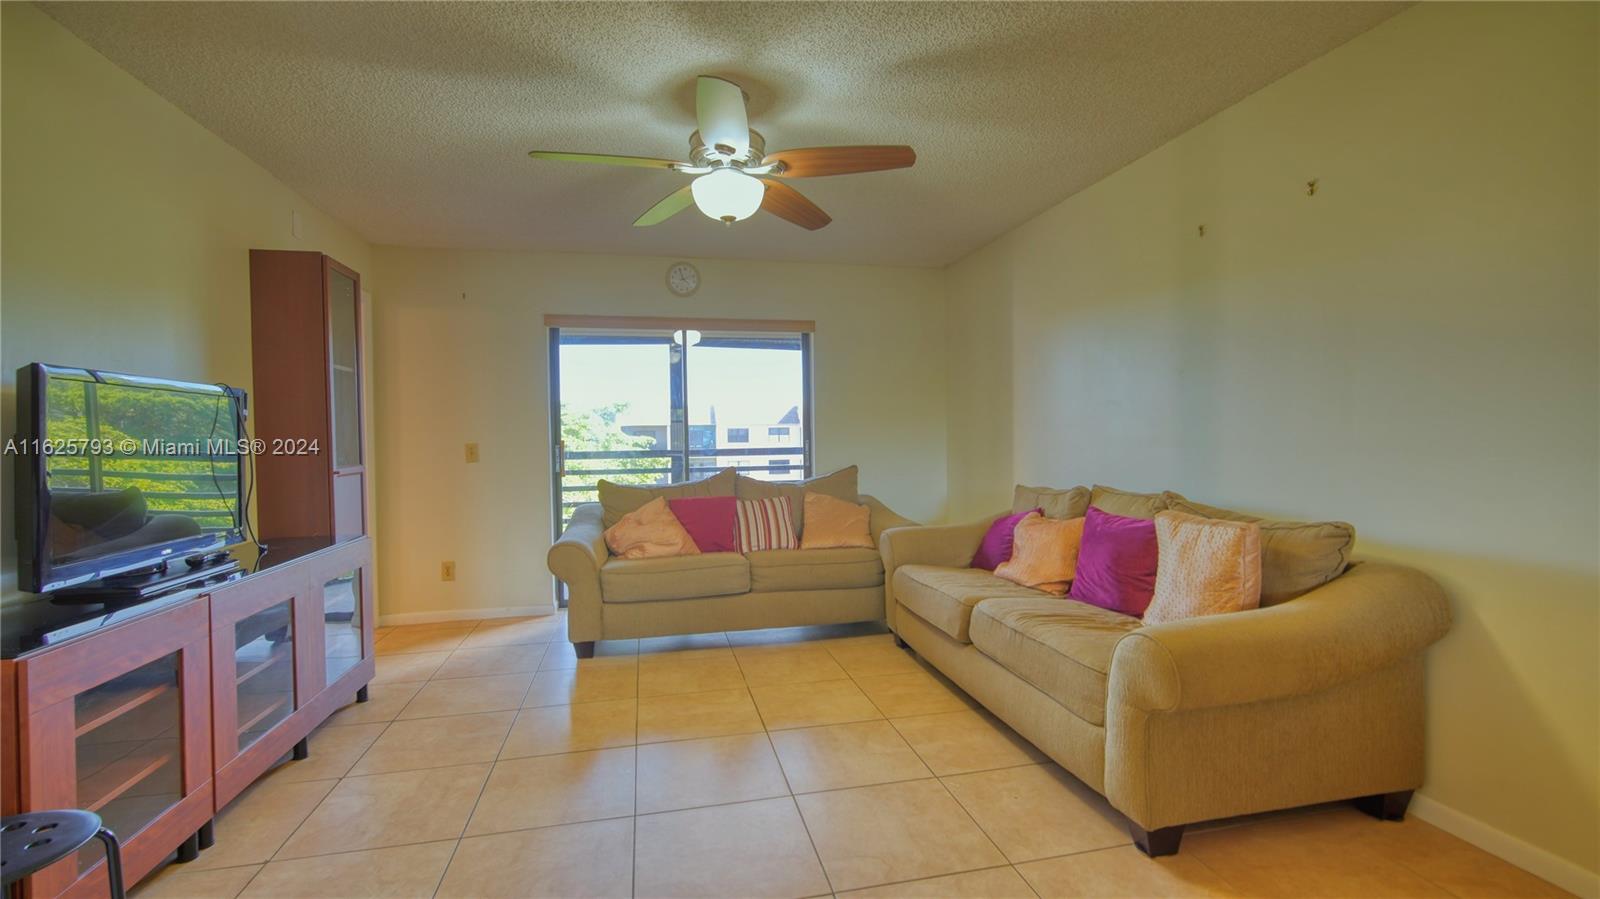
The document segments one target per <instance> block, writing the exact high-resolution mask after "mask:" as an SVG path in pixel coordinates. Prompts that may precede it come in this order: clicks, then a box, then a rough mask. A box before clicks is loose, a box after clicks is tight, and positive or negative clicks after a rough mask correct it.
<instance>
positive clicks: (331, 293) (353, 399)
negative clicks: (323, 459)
mask: <svg viewBox="0 0 1600 899" xmlns="http://www.w3.org/2000/svg"><path fill="white" fill-rule="evenodd" d="M358 310H359V304H358V303H357V302H356V280H355V279H354V278H352V277H350V276H349V275H346V274H345V273H344V272H341V271H339V270H338V269H334V268H330V269H329V270H328V317H329V321H328V340H329V342H330V343H331V346H330V348H329V349H330V354H329V355H330V358H331V359H332V363H333V370H332V372H331V377H332V378H333V410H332V411H333V467H334V468H335V469H342V468H353V467H355V466H357V465H360V464H361V380H360V366H359V364H358V362H359V360H360V352H361V351H360V346H359V340H360V338H359V334H360V329H359V325H358V322H357V317H358V316H359V312H358Z"/></svg>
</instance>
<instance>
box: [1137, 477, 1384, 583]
mask: <svg viewBox="0 0 1600 899" xmlns="http://www.w3.org/2000/svg"><path fill="white" fill-rule="evenodd" d="M1167 506H1168V508H1171V509H1175V510H1177V511H1179V512H1187V513H1189V514H1190V515H1199V516H1200V517H1202V518H1216V519H1220V520H1223V521H1251V522H1255V523H1256V524H1258V525H1260V526H1261V605H1263V606H1272V605H1277V604H1278V603H1280V602H1284V601H1285V600H1290V599H1294V598H1295V597H1296V596H1300V595H1302V594H1305V593H1309V592H1311V591H1312V590H1315V589H1317V588H1318V587H1320V586H1322V585H1323V584H1326V583H1327V582H1329V581H1331V580H1333V579H1334V578H1336V577H1338V576H1339V575H1341V574H1344V570H1345V569H1346V568H1348V567H1349V566H1350V553H1351V551H1352V550H1353V549H1354V548H1355V543H1356V529H1355V528H1354V527H1352V526H1351V525H1348V524H1345V523H1344V522H1342V521H1273V520H1272V519H1269V518H1257V517H1256V516H1254V515H1246V514H1244V513H1242V512H1234V511H1232V510H1231V509H1220V508H1218V507H1216V506H1207V505H1204V504H1202V503H1195V502H1190V501H1189V500H1186V499H1184V498H1183V497H1181V496H1179V495H1177V494H1176V493H1169V494H1167Z"/></svg>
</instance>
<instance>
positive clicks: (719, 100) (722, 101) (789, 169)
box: [528, 75, 917, 231]
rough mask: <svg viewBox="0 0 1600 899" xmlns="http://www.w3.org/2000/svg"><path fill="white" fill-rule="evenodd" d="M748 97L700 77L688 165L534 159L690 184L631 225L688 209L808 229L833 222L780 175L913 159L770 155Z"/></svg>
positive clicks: (860, 153) (834, 151) (910, 154)
mask: <svg viewBox="0 0 1600 899" xmlns="http://www.w3.org/2000/svg"><path fill="white" fill-rule="evenodd" d="M748 99H749V98H748V97H747V96H745V92H744V91H743V90H742V89H741V88H740V87H739V85H737V84H734V83H733V82H732V81H728V80H727V79H724V78H717V77H714V76H711V75H701V76H700V78H699V80H698V82H697V83H696V85H695V117H696V118H697V119H698V120H699V125H700V130H698V131H696V132H695V133H693V134H691V135H690V136H689V159H690V161H689V162H677V161H674V160H671V159H655V158H652V157H648V156H613V155H609V154H605V153H560V152H555V151H551V150H533V151H530V152H529V153H528V155H529V156H532V157H533V158H534V159H557V160H562V161H565V162H595V163H600V164H602V165H625V166H636V167H641V168H656V169H669V170H671V171H674V172H679V173H682V174H685V175H694V176H695V179H694V180H693V181H691V182H689V183H688V184H686V185H684V186H683V187H680V188H678V189H677V190H675V191H673V192H672V193H670V194H667V196H666V197H665V198H663V199H662V200H661V202H659V203H657V204H656V205H654V206H652V207H650V208H649V209H647V210H645V213H644V215H641V216H639V217H638V218H637V219H635V220H634V222H633V224H634V227H636V228H642V227H646V226H649V225H656V224H660V223H661V222H664V221H666V220H667V219H669V218H672V217H673V216H674V215H677V214H678V213H680V212H682V211H683V210H685V209H688V208H689V207H690V206H691V205H694V206H697V207H699V208H700V211H701V212H703V213H705V214H706V215H707V216H709V217H711V218H713V219H716V220H717V221H720V222H726V223H728V224H732V223H734V222H737V221H741V220H743V219H747V218H749V217H750V216H752V215H755V213H756V210H758V209H765V210H766V211H767V212H770V213H772V214H773V215H775V216H777V217H778V218H781V219H783V220H785V221H788V222H793V223H794V224H796V225H799V226H800V227H802V228H805V229H807V230H809V231H815V230H817V229H818V228H821V227H822V226H824V225H826V224H828V223H829V222H831V221H833V219H831V218H829V216H828V214H827V213H826V212H823V211H822V210H821V209H819V208H818V207H817V205H816V204H815V203H813V202H811V201H810V200H808V199H806V198H805V197H804V196H803V195H802V194H801V193H800V192H799V191H797V190H795V189H794V188H792V187H790V186H789V185H788V184H785V183H784V182H783V181H780V180H778V179H780V178H815V177H818V176H821V175H852V174H856V173H858V172H879V171H884V170H887V169H903V168H907V167H909V166H911V165H912V164H914V163H915V162H916V161H917V154H916V152H915V151H913V150H912V149H911V148H910V147H906V146H860V147H810V148H807V149H803V150H779V151H777V152H775V153H768V152H767V148H766V141H765V140H764V139H763V138H762V137H761V134H760V132H757V131H753V130H751V128H750V120H749V117H748V115H747V113H746V111H745V101H746V100H748Z"/></svg>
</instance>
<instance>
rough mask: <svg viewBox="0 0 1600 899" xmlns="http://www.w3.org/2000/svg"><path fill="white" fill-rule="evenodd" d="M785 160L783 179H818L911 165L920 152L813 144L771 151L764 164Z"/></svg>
mask: <svg viewBox="0 0 1600 899" xmlns="http://www.w3.org/2000/svg"><path fill="white" fill-rule="evenodd" d="M776 162H781V163H783V168H782V169H781V170H780V171H776V172H773V174H774V175H778V176H780V177H783V178H816V177H820V176H822V175H853V174H856V173H857V172H881V171H884V170H886V169H904V168H910V167H911V166H913V165H915V164H916V162H917V151H915V150H913V149H911V148H910V147H906V146H870V147H809V148H806V149H804V150H779V151H778V152H776V153H768V154H767V156H766V158H765V159H762V160H761V164H762V165H771V164H773V163H776Z"/></svg>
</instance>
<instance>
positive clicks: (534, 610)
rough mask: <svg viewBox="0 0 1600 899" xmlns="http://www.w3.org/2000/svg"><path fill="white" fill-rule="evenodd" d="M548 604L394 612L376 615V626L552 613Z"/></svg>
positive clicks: (536, 615)
mask: <svg viewBox="0 0 1600 899" xmlns="http://www.w3.org/2000/svg"><path fill="white" fill-rule="evenodd" d="M555 613H556V610H555V609H554V608H552V607H548V606H505V607H503V608H498V609H443V610H441V611H438V612H396V613H393V614H389V615H379V616H378V627H395V626H397V625H401V624H438V623H439V622H441V621H479V620H481V619H484V618H525V617H528V616H530V615H531V616H534V617H542V616H545V615H554V614H555Z"/></svg>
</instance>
